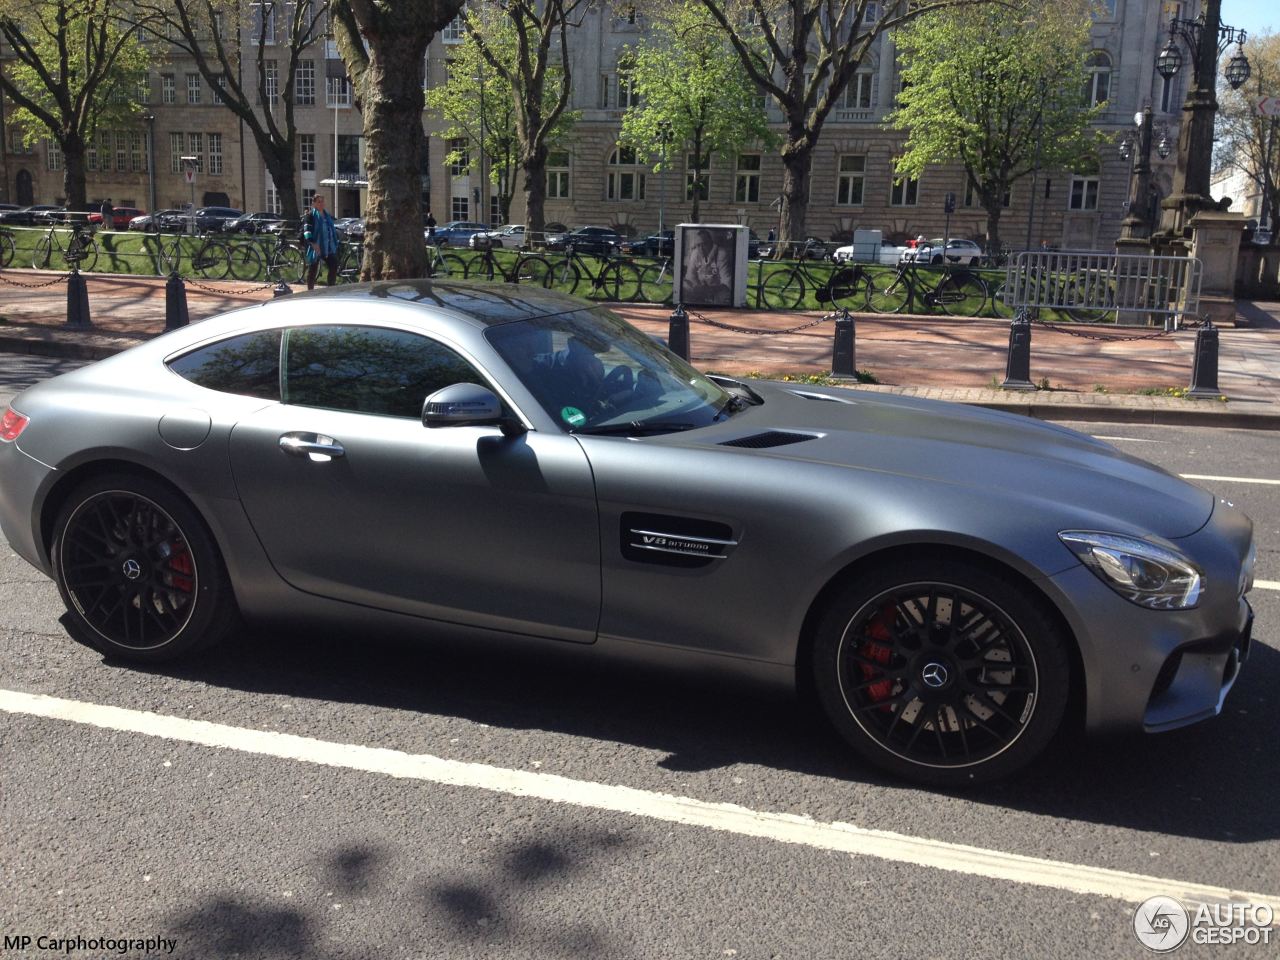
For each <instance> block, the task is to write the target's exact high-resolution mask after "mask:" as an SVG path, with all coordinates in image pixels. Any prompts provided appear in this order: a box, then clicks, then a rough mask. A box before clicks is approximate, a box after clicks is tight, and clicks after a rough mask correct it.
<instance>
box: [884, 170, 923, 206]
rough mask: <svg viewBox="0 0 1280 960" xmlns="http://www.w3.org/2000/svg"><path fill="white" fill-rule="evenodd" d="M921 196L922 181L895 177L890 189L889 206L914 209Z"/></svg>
mask: <svg viewBox="0 0 1280 960" xmlns="http://www.w3.org/2000/svg"><path fill="white" fill-rule="evenodd" d="M919 195H920V181H919V180H917V179H916V178H915V177H895V178H894V180H893V185H892V186H891V187H890V189H889V205H890V206H894V207H914V206H915V205H916V200H917V199H918V198H919Z"/></svg>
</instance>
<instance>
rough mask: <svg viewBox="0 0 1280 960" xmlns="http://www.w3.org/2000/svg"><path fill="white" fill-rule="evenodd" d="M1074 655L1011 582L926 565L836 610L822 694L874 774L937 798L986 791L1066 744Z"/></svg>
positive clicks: (861, 582) (827, 613) (930, 561)
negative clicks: (938, 793)
mask: <svg viewBox="0 0 1280 960" xmlns="http://www.w3.org/2000/svg"><path fill="white" fill-rule="evenodd" d="M957 609H958V610H959V618H958V620H956V619H953V618H955V617H956V611H957ZM957 624H958V627H957ZM1069 643H1070V640H1069V639H1068V638H1067V637H1066V636H1065V635H1064V633H1063V631H1062V629H1061V628H1060V627H1059V626H1058V625H1057V623H1056V621H1055V620H1054V619H1053V618H1052V617H1051V616H1050V615H1049V614H1048V612H1047V611H1046V610H1045V609H1044V608H1043V607H1042V606H1041V605H1040V604H1038V603H1037V602H1035V601H1034V600H1033V599H1031V598H1030V597H1029V596H1028V591H1027V589H1026V587H1025V586H1023V585H1021V584H1019V583H1017V582H1016V581H1015V580H1014V579H1013V578H1012V577H1011V576H1009V575H1007V574H1004V573H1001V572H996V571H991V570H988V569H986V568H983V567H981V566H977V565H975V564H974V563H972V562H962V561H960V560H956V559H950V558H945V557H944V558H933V557H929V556H926V555H923V554H922V555H920V556H919V559H909V558H902V559H898V560H892V561H889V562H887V563H885V564H884V565H882V566H879V567H877V568H875V569H873V570H871V571H869V572H868V573H867V575H865V576H861V577H859V578H858V579H856V580H855V581H852V582H850V583H849V584H848V585H847V586H846V587H845V588H844V589H843V590H841V591H840V592H839V593H837V594H836V595H835V596H834V597H833V598H832V600H831V601H830V602H829V603H828V604H827V606H826V609H825V610H824V611H823V613H822V616H821V617H820V619H819V622H818V627H817V631H816V633H815V638H814V647H813V657H812V666H813V681H814V690H815V693H816V694H817V697H818V701H819V703H820V704H821V706H822V709H823V711H824V712H825V713H826V715H827V717H828V719H830V720H831V722H832V723H833V724H834V725H835V727H836V729H837V730H838V731H839V732H840V734H841V736H843V737H844V739H845V740H846V741H847V742H848V743H849V745H850V746H851V747H853V749H854V750H855V751H856V752H857V753H858V754H860V755H861V756H862V757H864V758H865V759H867V760H869V761H870V762H871V763H874V764H875V765H877V766H879V767H881V768H883V769H885V770H888V771H889V772H890V773H893V774H895V775H897V776H899V777H902V778H903V779H906V780H911V781H913V782H916V783H920V784H926V785H929V786H961V785H968V784H978V783H986V782H990V781H992V780H998V779H1000V778H1002V777H1006V776H1008V775H1009V774H1011V773H1013V772H1014V771H1016V770H1018V769H1020V768H1021V767H1023V766H1024V765H1025V764H1027V763H1029V762H1030V761H1031V760H1032V759H1033V758H1035V757H1036V756H1037V755H1039V754H1040V753H1041V751H1043V750H1044V748H1045V747H1046V746H1047V745H1048V743H1049V741H1050V740H1051V739H1052V738H1053V736H1054V734H1055V733H1056V732H1057V730H1058V727H1059V726H1060V724H1061V722H1062V717H1063V713H1064V711H1065V709H1066V704H1067V695H1068V692H1069V687H1070V675H1071V668H1070V657H1069V654H1068V644H1069Z"/></svg>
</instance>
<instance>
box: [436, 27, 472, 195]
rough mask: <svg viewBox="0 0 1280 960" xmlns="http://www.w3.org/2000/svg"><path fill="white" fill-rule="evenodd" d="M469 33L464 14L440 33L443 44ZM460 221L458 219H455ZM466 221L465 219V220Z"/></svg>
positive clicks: (456, 41) (457, 40)
mask: <svg viewBox="0 0 1280 960" xmlns="http://www.w3.org/2000/svg"><path fill="white" fill-rule="evenodd" d="M466 33H467V22H466V20H464V19H463V17H462V14H458V16H456V17H454V18H453V19H452V20H450V21H449V22H448V23H446V24H445V26H444V29H443V30H441V31H440V42H441V43H461V42H462V38H463V37H464V36H466ZM454 219H455V220H456V219H458V218H457V217H455V218H454ZM464 219H465V218H464Z"/></svg>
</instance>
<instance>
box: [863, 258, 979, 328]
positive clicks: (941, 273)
mask: <svg viewBox="0 0 1280 960" xmlns="http://www.w3.org/2000/svg"><path fill="white" fill-rule="evenodd" d="M862 273H863V275H864V278H865V280H864V283H863V284H862V289H863V291H864V292H863V295H862V299H863V302H864V304H865V306H866V309H867V310H870V311H871V312H872V313H901V312H902V311H903V310H905V309H907V308H908V307H910V306H912V304H914V305H915V307H916V308H918V309H920V310H922V311H930V310H941V311H942V312H943V313H945V314H948V315H949V316H953V317H976V316H978V315H979V314H981V313H982V308H983V307H984V306H985V305H986V302H987V297H988V295H989V291H988V289H987V284H986V281H984V280H983V279H982V277H980V276H978V274H977V273H976V272H975V271H974V270H973V269H972V268H970V267H959V266H944V267H922V266H917V265H914V264H910V263H902V264H899V265H898V267H897V269H896V270H895V271H894V272H893V273H892V274H890V273H888V272H884V271H882V272H879V273H874V272H872V271H869V270H863V271H862Z"/></svg>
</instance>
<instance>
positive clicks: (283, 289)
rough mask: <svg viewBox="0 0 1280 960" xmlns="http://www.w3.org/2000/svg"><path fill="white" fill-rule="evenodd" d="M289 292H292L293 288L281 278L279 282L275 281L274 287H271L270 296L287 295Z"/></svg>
mask: <svg viewBox="0 0 1280 960" xmlns="http://www.w3.org/2000/svg"><path fill="white" fill-rule="evenodd" d="M291 293H293V288H292V287H290V286H289V285H288V284H287V283H285V282H284V281H283V280H281V281H280V282H279V283H277V284H276V285H275V286H274V287H272V288H271V296H272V298H275V297H287V296H288V295H289V294H291Z"/></svg>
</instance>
